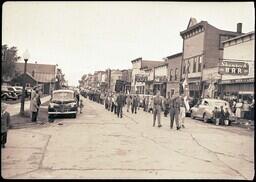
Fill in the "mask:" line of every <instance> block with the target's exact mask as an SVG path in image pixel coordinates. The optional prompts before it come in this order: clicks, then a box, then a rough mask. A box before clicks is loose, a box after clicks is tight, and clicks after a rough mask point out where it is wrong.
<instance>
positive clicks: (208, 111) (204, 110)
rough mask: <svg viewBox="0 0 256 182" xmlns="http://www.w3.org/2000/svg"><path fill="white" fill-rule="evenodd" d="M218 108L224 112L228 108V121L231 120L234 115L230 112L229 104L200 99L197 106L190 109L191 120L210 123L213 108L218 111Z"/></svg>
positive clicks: (215, 100) (218, 100)
mask: <svg viewBox="0 0 256 182" xmlns="http://www.w3.org/2000/svg"><path fill="white" fill-rule="evenodd" d="M220 106H223V109H224V111H225V109H226V108H228V111H229V113H230V120H233V118H234V114H233V113H232V112H231V109H230V106H229V103H228V102H227V101H225V100H220V99H202V100H201V101H200V102H199V104H197V105H195V106H194V107H192V108H191V118H192V119H194V118H198V119H203V121H204V122H208V121H209V120H211V121H212V119H213V110H214V108H215V107H217V108H218V110H220Z"/></svg>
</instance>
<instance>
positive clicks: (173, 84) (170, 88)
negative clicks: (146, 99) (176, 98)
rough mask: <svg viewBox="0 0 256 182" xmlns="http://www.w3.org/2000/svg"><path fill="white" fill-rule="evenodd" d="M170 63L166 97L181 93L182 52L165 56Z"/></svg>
mask: <svg viewBox="0 0 256 182" xmlns="http://www.w3.org/2000/svg"><path fill="white" fill-rule="evenodd" d="M165 59H166V63H167V64H168V70H167V88H166V97H168V96H170V97H171V96H173V95H179V93H180V83H181V62H182V53H177V54H174V55H171V56H168V57H166V58H165Z"/></svg>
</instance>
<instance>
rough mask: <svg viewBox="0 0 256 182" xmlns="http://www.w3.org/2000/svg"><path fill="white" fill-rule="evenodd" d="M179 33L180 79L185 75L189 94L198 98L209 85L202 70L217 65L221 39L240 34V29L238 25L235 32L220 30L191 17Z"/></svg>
mask: <svg viewBox="0 0 256 182" xmlns="http://www.w3.org/2000/svg"><path fill="white" fill-rule="evenodd" d="M239 25H240V24H239ZM180 35H181V37H182V38H183V56H182V64H181V65H182V79H185V76H187V78H188V80H187V81H188V87H189V91H190V92H189V95H190V96H191V97H196V98H199V97H201V96H202V93H203V92H204V89H207V87H208V86H209V83H208V81H207V79H203V72H204V70H205V69H208V68H214V67H218V63H219V62H220V60H221V59H222V58H223V45H222V41H224V40H227V39H230V38H233V37H235V36H238V35H241V29H240V26H239V28H238V30H237V32H231V31H225V30H220V29H218V28H216V27H214V26H212V25H210V24H209V23H208V22H206V21H201V22H199V23H197V21H196V19H195V18H191V19H190V21H189V24H188V26H187V29H186V30H184V31H182V32H180ZM204 75H205V76H208V75H207V74H204ZM203 80H205V81H203Z"/></svg>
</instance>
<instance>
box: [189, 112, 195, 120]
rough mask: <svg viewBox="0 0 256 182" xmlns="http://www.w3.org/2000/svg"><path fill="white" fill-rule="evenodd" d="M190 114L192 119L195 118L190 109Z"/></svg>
mask: <svg viewBox="0 0 256 182" xmlns="http://www.w3.org/2000/svg"><path fill="white" fill-rule="evenodd" d="M190 116H191V118H192V119H195V116H194V114H193V112H192V111H191V114H190Z"/></svg>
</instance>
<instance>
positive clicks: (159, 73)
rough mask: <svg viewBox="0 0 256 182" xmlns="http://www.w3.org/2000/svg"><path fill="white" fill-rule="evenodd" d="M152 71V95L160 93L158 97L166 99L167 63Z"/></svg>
mask: <svg viewBox="0 0 256 182" xmlns="http://www.w3.org/2000/svg"><path fill="white" fill-rule="evenodd" d="M154 70H155V71H154V73H155V76H154V82H153V94H154V95H155V94H156V92H157V91H160V95H161V96H163V97H166V85H167V70H168V63H166V62H164V63H162V64H160V65H159V66H156V67H154Z"/></svg>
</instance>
